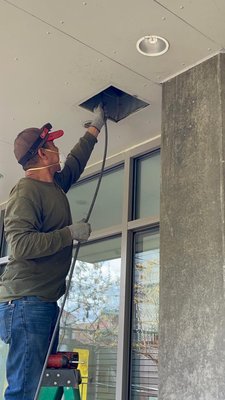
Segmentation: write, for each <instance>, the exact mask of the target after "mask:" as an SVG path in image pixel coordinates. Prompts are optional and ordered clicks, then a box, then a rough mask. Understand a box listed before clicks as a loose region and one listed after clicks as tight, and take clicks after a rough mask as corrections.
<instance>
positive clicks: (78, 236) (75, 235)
mask: <svg viewBox="0 0 225 400" xmlns="http://www.w3.org/2000/svg"><path fill="white" fill-rule="evenodd" d="M68 228H69V230H70V233H71V236H72V239H75V240H77V241H78V242H86V241H87V240H88V238H89V236H90V234H91V225H90V224H89V223H88V222H85V221H84V220H83V219H82V220H81V221H79V222H75V223H74V224H72V225H69V226H68Z"/></svg>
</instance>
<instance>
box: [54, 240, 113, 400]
mask: <svg viewBox="0 0 225 400" xmlns="http://www.w3.org/2000/svg"><path fill="white" fill-rule="evenodd" d="M120 253H121V250H120V238H119V237H116V238H112V239H107V240H102V241H100V242H96V243H93V244H87V245H84V246H82V247H81V248H80V252H79V254H78V259H79V261H78V262H77V263H76V267H75V271H74V278H73V280H72V285H71V290H70V294H69V299H68V300H67V301H66V306H65V310H64V314H63V319H62V324H61V325H62V329H61V350H70V351H71V350H74V351H78V352H79V354H80V361H81V362H83V364H80V365H79V369H80V371H81V375H82V385H81V391H82V393H83V397H82V398H84V399H87V400H93V399H98V400H115V391H116V364H117V344H118V321H119V297H120V269H121V259H120Z"/></svg>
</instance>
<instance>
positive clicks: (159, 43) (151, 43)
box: [136, 35, 170, 57]
mask: <svg viewBox="0 0 225 400" xmlns="http://www.w3.org/2000/svg"><path fill="white" fill-rule="evenodd" d="M169 46H170V45H169V42H168V40H166V39H165V38H163V37H161V36H158V35H147V36H143V37H142V38H140V39H139V40H138V41H137V43H136V48H137V50H138V52H139V53H141V54H143V55H144V56H148V57H157V56H161V55H162V54H164V53H166V52H167V51H168V49H169Z"/></svg>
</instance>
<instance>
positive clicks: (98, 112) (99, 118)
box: [90, 104, 105, 132]
mask: <svg viewBox="0 0 225 400" xmlns="http://www.w3.org/2000/svg"><path fill="white" fill-rule="evenodd" d="M93 112H94V114H95V117H94V119H93V120H92V122H91V123H90V126H94V127H95V128H96V129H98V131H99V132H100V130H101V129H102V127H103V125H104V123H105V114H104V111H103V108H102V106H101V105H100V104H99V105H98V107H95V108H94V110H93Z"/></svg>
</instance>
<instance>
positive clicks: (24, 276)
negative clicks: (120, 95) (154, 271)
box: [0, 132, 97, 302]
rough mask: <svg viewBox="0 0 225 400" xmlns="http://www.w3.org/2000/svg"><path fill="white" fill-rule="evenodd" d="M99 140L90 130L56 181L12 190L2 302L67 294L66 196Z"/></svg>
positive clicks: (25, 182)
mask: <svg viewBox="0 0 225 400" xmlns="http://www.w3.org/2000/svg"><path fill="white" fill-rule="evenodd" d="M96 141H97V140H96V138H95V137H94V136H93V135H91V134H89V133H88V132H86V133H85V135H84V136H83V137H82V138H81V139H80V141H79V143H78V144H77V145H76V146H74V148H73V149H72V150H71V152H70V154H69V155H68V157H67V160H66V163H65V167H64V168H63V170H62V171H61V172H60V173H56V174H55V176H54V182H43V181H39V180H35V179H32V178H28V177H26V178H22V179H21V180H20V181H19V182H18V183H17V185H16V186H15V187H14V188H13V190H12V191H11V193H10V197H9V201H8V203H7V207H6V211H5V221H4V223H5V235H6V240H7V242H8V243H9V245H10V249H11V254H10V257H9V262H8V264H7V266H6V269H5V271H4V273H3V275H2V276H1V280H0V302H2V301H8V300H12V299H16V298H20V297H22V296H39V297H40V298H42V299H43V300H47V301H56V300H57V299H59V298H60V297H61V296H62V295H63V293H64V292H65V278H66V275H67V273H68V270H69V267H70V263H71V256H72V238H71V233H70V230H69V229H68V225H70V224H71V223H72V218H71V213H70V207H69V202H68V200H67V197H66V195H65V193H66V192H67V191H68V190H69V188H70V186H71V185H72V184H73V183H75V182H76V181H77V180H78V178H79V177H80V175H81V173H82V172H83V170H84V168H85V165H86V163H87V161H88V159H89V157H90V154H91V152H92V150H93V147H94V145H95V143H96Z"/></svg>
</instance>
